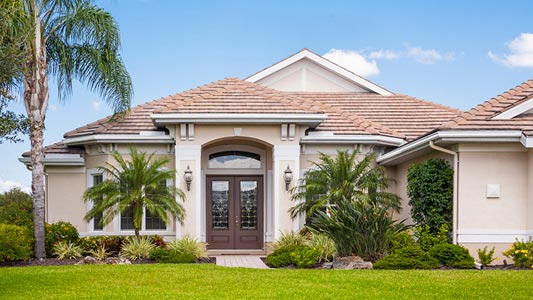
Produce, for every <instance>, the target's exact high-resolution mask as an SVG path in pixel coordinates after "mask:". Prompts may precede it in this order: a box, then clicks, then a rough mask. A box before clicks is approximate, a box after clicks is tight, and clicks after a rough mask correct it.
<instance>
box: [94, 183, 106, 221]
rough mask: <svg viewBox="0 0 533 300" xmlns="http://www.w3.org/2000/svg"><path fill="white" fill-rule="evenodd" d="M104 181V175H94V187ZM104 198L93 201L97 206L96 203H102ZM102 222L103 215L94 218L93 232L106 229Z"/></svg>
mask: <svg viewBox="0 0 533 300" xmlns="http://www.w3.org/2000/svg"><path fill="white" fill-rule="evenodd" d="M103 181H104V176H103V175H102V174H94V175H93V186H95V185H97V184H100V183H102V182H103ZM101 200H102V198H98V199H93V205H96V203H98V201H101ZM101 220H102V214H101V213H100V214H97V215H96V216H95V217H94V218H93V230H95V231H101V230H103V229H104V226H102V225H101V224H100V221H101Z"/></svg>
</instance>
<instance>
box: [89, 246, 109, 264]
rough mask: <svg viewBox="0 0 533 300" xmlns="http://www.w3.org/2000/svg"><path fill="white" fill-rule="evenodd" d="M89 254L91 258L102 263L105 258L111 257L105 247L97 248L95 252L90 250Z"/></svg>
mask: <svg viewBox="0 0 533 300" xmlns="http://www.w3.org/2000/svg"><path fill="white" fill-rule="evenodd" d="M89 254H90V255H91V256H92V257H94V258H96V260H97V261H102V260H104V259H106V257H108V256H109V255H111V253H110V252H108V251H107V248H106V247H105V245H100V246H98V247H97V248H96V249H95V250H91V251H90V252H89Z"/></svg>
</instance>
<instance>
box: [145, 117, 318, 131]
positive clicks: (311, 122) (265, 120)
mask: <svg viewBox="0 0 533 300" xmlns="http://www.w3.org/2000/svg"><path fill="white" fill-rule="evenodd" d="M150 117H151V118H152V119H153V121H154V124H155V125H156V126H164V125H169V124H180V123H194V124H287V123H293V124H299V125H307V126H309V127H311V128H315V127H317V126H318V125H319V124H320V123H322V121H324V120H325V119H326V118H327V117H328V116H327V115H326V114H261V113H257V114H231V113H230V114H220V113H174V114H152V115H151V116H150Z"/></svg>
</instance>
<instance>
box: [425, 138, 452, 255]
mask: <svg viewBox="0 0 533 300" xmlns="http://www.w3.org/2000/svg"><path fill="white" fill-rule="evenodd" d="M429 147H430V148H432V149H435V150H437V151H440V152H443V153H447V154H450V155H452V156H453V205H452V209H453V212H452V215H453V220H452V240H453V244H454V245H456V244H457V228H458V226H457V225H458V224H457V221H458V219H459V216H458V212H459V210H458V205H459V197H458V194H459V193H458V191H459V153H458V152H455V151H452V150H449V149H446V148H442V147H439V146H436V145H435V143H434V142H433V141H429Z"/></svg>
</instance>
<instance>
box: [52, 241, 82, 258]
mask: <svg viewBox="0 0 533 300" xmlns="http://www.w3.org/2000/svg"><path fill="white" fill-rule="evenodd" d="M82 251H83V250H82V249H81V247H80V246H78V245H76V244H74V243H72V242H67V241H59V242H57V243H56V244H55V245H54V248H53V254H54V255H55V256H57V258H59V259H73V258H78V257H81V252H82Z"/></svg>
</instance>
